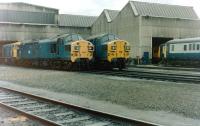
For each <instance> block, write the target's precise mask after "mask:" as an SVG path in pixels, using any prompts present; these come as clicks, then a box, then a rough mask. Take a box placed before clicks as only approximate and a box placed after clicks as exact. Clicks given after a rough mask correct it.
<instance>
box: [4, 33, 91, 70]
mask: <svg viewBox="0 0 200 126" xmlns="http://www.w3.org/2000/svg"><path fill="white" fill-rule="evenodd" d="M13 45H16V43H14V44H9V45H5V46H3V55H4V57H5V62H8V61H9V62H11V63H13V64H23V65H26V66H43V67H49V68H62V69H67V70H69V69H72V68H81V67H84V68H86V67H89V63H90V61H91V60H92V59H93V52H94V46H93V44H92V43H91V42H89V41H85V40H83V38H82V37H81V36H80V35H78V34H63V35H58V36H56V37H53V38H50V39H44V40H38V41H31V42H30V41H29V42H19V43H18V44H17V46H18V48H15V49H14V48H12V47H14V46H13ZM14 50H16V51H14ZM14 56H15V57H14Z"/></svg>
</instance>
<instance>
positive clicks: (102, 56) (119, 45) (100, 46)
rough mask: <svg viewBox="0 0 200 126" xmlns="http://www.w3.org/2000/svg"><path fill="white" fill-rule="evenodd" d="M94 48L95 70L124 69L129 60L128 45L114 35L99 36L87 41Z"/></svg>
mask: <svg viewBox="0 0 200 126" xmlns="http://www.w3.org/2000/svg"><path fill="white" fill-rule="evenodd" d="M87 40H88V41H90V42H92V43H93V44H94V46H95V53H94V58H95V63H94V65H95V67H97V68H106V69H112V68H119V69H123V68H125V67H126V63H127V61H128V59H129V58H130V55H129V53H130V45H129V42H127V41H125V40H120V39H119V38H118V36H117V35H115V34H110V33H107V34H101V35H96V36H92V37H90V38H88V39H87Z"/></svg>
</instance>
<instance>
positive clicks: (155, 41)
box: [152, 37, 173, 64]
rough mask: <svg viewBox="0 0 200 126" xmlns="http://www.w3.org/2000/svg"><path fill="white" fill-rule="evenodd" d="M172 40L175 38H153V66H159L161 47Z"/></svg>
mask: <svg viewBox="0 0 200 126" xmlns="http://www.w3.org/2000/svg"><path fill="white" fill-rule="evenodd" d="M172 39H173V38H165V37H152V64H158V63H159V62H160V52H159V46H160V45H161V44H163V43H166V42H168V41H169V40H172Z"/></svg>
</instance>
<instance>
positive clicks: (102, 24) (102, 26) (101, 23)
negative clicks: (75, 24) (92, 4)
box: [91, 12, 111, 35]
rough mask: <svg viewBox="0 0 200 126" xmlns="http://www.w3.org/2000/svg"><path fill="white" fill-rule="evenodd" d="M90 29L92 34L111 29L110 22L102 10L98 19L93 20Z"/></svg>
mask: <svg viewBox="0 0 200 126" xmlns="http://www.w3.org/2000/svg"><path fill="white" fill-rule="evenodd" d="M91 30H92V31H91V33H92V35H97V34H103V33H109V32H110V31H111V23H109V22H108V21H107V18H106V15H105V13H104V12H102V13H101V15H100V16H99V17H98V19H97V20H96V21H95V22H94V24H93V25H92V29H91Z"/></svg>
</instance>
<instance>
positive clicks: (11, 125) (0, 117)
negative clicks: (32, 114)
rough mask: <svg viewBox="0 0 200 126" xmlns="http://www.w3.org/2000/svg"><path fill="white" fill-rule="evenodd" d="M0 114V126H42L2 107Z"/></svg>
mask: <svg viewBox="0 0 200 126" xmlns="http://www.w3.org/2000/svg"><path fill="white" fill-rule="evenodd" d="M0 113H1V114H0V126H44V125H42V124H41V123H39V122H36V121H33V120H30V119H28V118H26V117H25V116H22V115H21V114H18V113H15V112H13V111H11V110H8V109H5V108H3V107H0Z"/></svg>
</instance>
